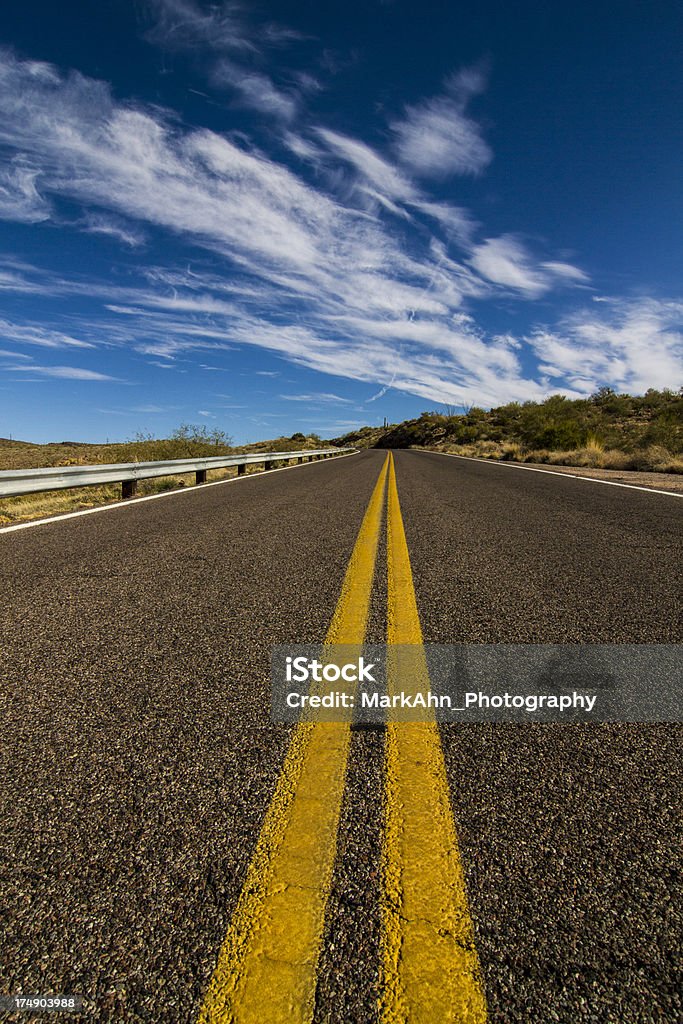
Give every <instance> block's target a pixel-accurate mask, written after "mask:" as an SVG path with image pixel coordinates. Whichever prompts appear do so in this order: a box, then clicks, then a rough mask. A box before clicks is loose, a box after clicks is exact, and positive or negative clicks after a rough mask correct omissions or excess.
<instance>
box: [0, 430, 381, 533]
mask: <svg viewBox="0 0 683 1024" xmlns="http://www.w3.org/2000/svg"><path fill="white" fill-rule="evenodd" d="M360 452H361V449H358V451H355V452H347V453H346V454H345V455H335V456H334V459H348V458H350V457H351V456H352V455H360ZM329 461H330V460H329V459H320V460H316V462H303V463H300V464H299V463H297V465H296V466H280V468H279V469H278V470H277V472H278V473H281V472H283V470H287V469H308V467H309V466H315V465H317V464H318V462H320V463H323V462H329ZM272 472H273V470H269V471H268V473H265V472H261V473H249V474H247V473H244V474H243V475H242V476H231V477H228V478H227V479H225V480H210V481H209V482H208V483H206V484H198V485H195V486H194V487H178V488H177V490H174V491H162V492H161V493H160V494H145V495H143V497H141V498H128V499H127V500H126V501H115V502H112V504H111V505H96V506H95V507H94V508H82V509H80V510H79V511H78V512H64V513H63V514H62V515H59V516H49V517H48V518H47V519H32V520H31V521H30V522H28V523H14V524H13V525H12V526H1V527H0V533H14V531H15V530H29V529H30V528H31V527H32V526H45V525H47V524H48V523H60V522H62V521H63V520H64V519H77V518H78V517H79V516H91V515H94V514H95V512H113V511H114V510H115V509H118V508H127V507H128V506H129V505H139V504H140V502H142V501H155V500H156V499H157V498H175V497H177V496H178V495H179V494H197V493H198V492H199V491H201V490H203V488H205V487H218V485H219V484H236V483H238V482H240V481H243V480H259V479H261V478H262V477H266V476H270V475H271V473H272ZM149 479H151V480H153V479H154V477H150V478H149ZM35 493H40V492H38V491H36V492H35Z"/></svg>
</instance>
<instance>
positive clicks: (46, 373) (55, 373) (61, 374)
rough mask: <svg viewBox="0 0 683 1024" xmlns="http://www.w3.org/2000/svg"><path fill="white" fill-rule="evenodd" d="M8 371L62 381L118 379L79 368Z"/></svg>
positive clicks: (56, 367)
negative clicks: (29, 373) (28, 373)
mask: <svg viewBox="0 0 683 1024" xmlns="http://www.w3.org/2000/svg"><path fill="white" fill-rule="evenodd" d="M5 369H6V370H10V371H11V370H21V371H22V372H26V371H27V370H29V371H30V372H31V373H38V374H40V375H41V376H43V377H57V378H59V379H61V380H84V381H115V380H117V379H118V378H116V377H110V376H109V374H106V373H100V372H99V371H98V370H84V369H82V368H81V367H78V366H35V365H34V364H33V363H31V365H30V366H24V365H21V366H6V367H5Z"/></svg>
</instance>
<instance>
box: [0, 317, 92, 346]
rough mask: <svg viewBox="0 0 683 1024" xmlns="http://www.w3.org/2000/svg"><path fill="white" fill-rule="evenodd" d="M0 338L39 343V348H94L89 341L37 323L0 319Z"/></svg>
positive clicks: (22, 342)
mask: <svg viewBox="0 0 683 1024" xmlns="http://www.w3.org/2000/svg"><path fill="white" fill-rule="evenodd" d="M0 339H3V340H4V341H14V342H17V343H18V344H20V345H39V346H40V347H41V348H95V347H96V346H95V345H94V344H93V343H92V342H89V341H83V340H82V339H81V338H74V337H72V335H70V334H64V333H63V332H62V331H57V330H53V329H51V328H48V327H43V326H42V325H38V324H33V325H31V324H18V323H13V322H12V321H10V320H5V319H2V320H0Z"/></svg>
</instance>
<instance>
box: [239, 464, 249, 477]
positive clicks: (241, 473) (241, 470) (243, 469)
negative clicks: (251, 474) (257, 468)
mask: <svg viewBox="0 0 683 1024" xmlns="http://www.w3.org/2000/svg"><path fill="white" fill-rule="evenodd" d="M246 471H247V464H246V462H240V463H239V465H238V467H237V475H238V476H244V474H245V473H246Z"/></svg>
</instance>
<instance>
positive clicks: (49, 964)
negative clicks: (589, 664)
mask: <svg viewBox="0 0 683 1024" xmlns="http://www.w3.org/2000/svg"><path fill="white" fill-rule="evenodd" d="M383 458H384V456H383V454H382V453H379V452H367V453H363V454H361V455H359V456H354V457H352V458H346V459H341V460H337V461H330V462H321V463H316V464H313V465H308V466H303V467H301V468H297V469H295V470H292V471H282V472H279V471H276V472H272V473H270V474H267V475H264V476H262V477H248V478H245V479H243V480H240V481H239V482H237V483H235V484H232V483H230V484H226V485H221V486H215V487H207V488H199V489H197V490H196V491H193V492H191V493H183V494H181V495H179V496H177V497H168V498H163V499H161V500H158V501H152V502H148V503H141V504H137V505H130V506H128V507H126V508H120V509H116V510H114V511H107V512H103V513H97V514H95V515H91V516H85V517H82V518H79V519H72V520H67V521H64V522H55V523H52V524H49V525H45V526H38V527H35V528H32V529H28V530H25V531H20V532H16V533H9V534H4V535H0V581H1V583H2V588H3V595H4V600H3V604H2V613H1V622H0V674H1V677H2V690H1V693H0V702H1V704H2V710H3V722H4V725H3V732H2V774H3V783H4V784H3V787H2V793H1V795H0V801H1V804H0V807H1V812H2V840H1V843H0V858H1V859H0V872H1V875H0V883H1V886H2V898H1V902H2V905H3V907H4V908H5V917H6V920H5V922H4V927H3V931H2V938H1V939H0V942H1V944H2V946H1V951H0V952H1V961H2V984H1V991H3V992H5V993H17V992H24V993H27V992H44V991H50V992H55V993H56V992H71V993H78V994H81V995H83V996H85V997H86V1000H87V1004H88V1007H89V1010H88V1012H87V1013H84V1014H82V1015H77V1016H74V1017H69V1018H68V1019H70V1020H84V1021H85V1020H90V1021H92V1020H97V1021H150V1022H159V1021H164V1022H169V1024H175V1022H182V1024H186V1022H190V1021H193V1020H194V1019H195V1018H196V1015H197V1013H198V1010H199V1007H200V1004H201V1001H202V998H203V995H204V992H205V991H206V987H207V984H208V982H209V979H210V977H211V974H212V971H213V969H214V966H215V963H216V957H217V955H218V950H219V947H220V945H221V943H222V941H223V937H224V935H225V932H226V928H227V927H228V923H229V921H230V917H231V914H232V911H233V909H234V907H235V905H236V902H237V899H238V897H239V894H240V890H241V887H242V882H243V880H244V877H245V874H246V871H247V867H248V865H249V862H250V859H251V855H252V852H253V850H254V846H255V843H256V839H257V837H258V834H259V831H260V827H261V823H262V820H263V817H264V814H265V811H266V809H267V807H268V804H269V802H270V798H271V795H272V793H273V790H274V787H275V784H276V781H277V778H278V775H279V773H280V768H281V766H282V762H283V759H284V756H285V752H286V748H287V744H288V740H289V735H290V731H289V730H288V729H286V728H284V727H276V726H273V725H272V724H271V723H270V720H269V711H268V709H269V681H268V671H269V657H270V648H271V646H272V645H273V644H275V643H286V642H296V643H318V642H321V641H322V639H323V638H324V636H325V634H326V631H327V629H328V626H329V624H330V620H331V618H332V615H333V613H334V609H335V606H336V603H337V599H338V597H339V591H340V587H341V582H342V579H343V577H344V572H345V569H346V565H347V563H348V560H349V557H350V554H351V551H352V549H353V546H354V541H355V539H356V535H357V533H358V528H359V525H360V522H361V519H362V517H363V513H364V511H365V508H366V506H367V504H368V501H369V498H370V494H371V492H372V489H373V486H374V484H375V481H376V479H377V475H378V473H379V471H380V468H381V465H382V461H383ZM395 462H396V474H397V482H398V490H399V496H400V501H401V507H402V511H403V518H404V522H405V529H406V535H407V540H408V547H409V551H410V557H411V562H412V568H413V576H414V583H415V590H416V595H417V601H418V608H419V612H420V619H421V623H422V628H423V632H424V637H425V640H426V641H428V642H440V643H448V642H462V641H470V642H494V641H514V642H572V643H576V642H582V641H584V642H619V641H630V642H637V643H644V642H661V643H670V642H680V640H681V617H680V610H681V606H680V594H681V587H680V583H681V572H680V569H681V529H680V527H681V513H682V511H683V507H682V503H681V501H680V499H677V498H673V497H668V496H659V495H656V494H647V493H642V492H638V491H631V490H627V489H623V488H616V487H609V486H603V485H599V484H592V483H591V484H589V483H583V482H578V481H575V480H571V479H566V478H562V477H557V476H550V475H547V476H544V475H542V474H537V473H529V472H524V471H516V470H512V469H508V468H503V467H497V466H487V465H481V464H478V463H474V462H466V461H462V460H457V459H450V458H446V457H442V456H437V455H430V454H426V453H417V452H397V453H395ZM385 589H386V579H385V569H384V563H383V561H382V560H381V559H380V562H379V563H378V575H377V581H376V587H375V591H374V592H373V599H372V608H371V616H370V623H369V628H368V639H369V640H374V641H377V642H381V641H382V640H383V639H384V636H385V629H386V623H385V601H384V599H383V594H384V592H385ZM441 735H442V744H443V749H444V756H445V760H446V767H447V774H448V780H449V784H450V790H451V796H452V802H453V809H454V813H455V821H456V828H457V831H458V837H459V843H460V853H461V858H462V862H463V867H464V871H465V876H466V881H467V893H468V897H469V902H470V911H471V916H472V920H473V923H474V928H475V934H476V942H477V949H478V952H479V959H480V962H481V966H482V970H483V974H484V981H485V990H486V997H487V1002H488V1012H489V1019H490V1020H491V1021H495V1022H501V1024H503V1022H505V1024H507V1022H534V1024H536V1022H539V1024H545V1022H546V1021H561V1022H562V1024H575V1022H584V1021H585V1022H590V1024H594V1022H595V1024H598V1022H600V1024H602V1022H605V1024H608V1022H609V1024H611V1022H623V1024H636V1022H638V1024H641V1022H642V1024H649V1022H657V1024H659V1022H665V1021H675V1020H678V1019H680V1016H681V1004H680V1001H678V996H677V992H678V991H679V989H678V987H677V981H676V975H675V968H676V962H677V961H678V960H680V946H681V907H680V902H677V900H676V892H675V885H676V870H677V868H679V867H680V857H679V856H678V850H677V835H676V823H677V819H680V793H681V777H680V776H681V768H680V763H681V758H680V738H681V731H680V729H679V728H678V727H675V726H663V725H660V726H653V725H648V726H645V725H629V726H626V725H609V726H608V725H590V726H588V725H586V726H578V725H572V726H560V725H556V726H542V725H536V726H530V727H529V726H526V727H524V728H522V727H518V726H505V725H477V726H473V725H472V726H448V727H442V730H441ZM383 744H384V736H383V733H382V732H381V731H378V730H359V731H356V732H354V733H353V736H352V745H351V756H350V763H349V779H348V785H347V789H346V795H345V799H344V805H343V808H342V819H341V825H340V830H339V840H338V847H337V864H336V867H335V872H334V878H333V884H332V893H331V896H330V900H329V905H328V914H327V918H326V925H325V941H324V944H323V950H322V956H321V961H320V970H319V980H318V988H317V993H316V1007H315V1021H316V1024H323V1022H326V1024H349V1022H351V1024H353V1022H358V1024H365V1022H368V1024H370V1022H374V1021H376V1020H377V1012H376V999H377V991H378V974H377V971H378V967H377V965H378V960H379V953H378V951H379V909H378V896H377V892H378V886H379V872H380V850H381V843H382V835H381V810H382V796H381V793H382V773H383V757H384V753H383ZM679 981H680V978H679ZM7 1019H14V1018H10V1017H8V1018H7ZM16 1019H19V1018H16ZM264 1024H265V1022H264Z"/></svg>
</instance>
